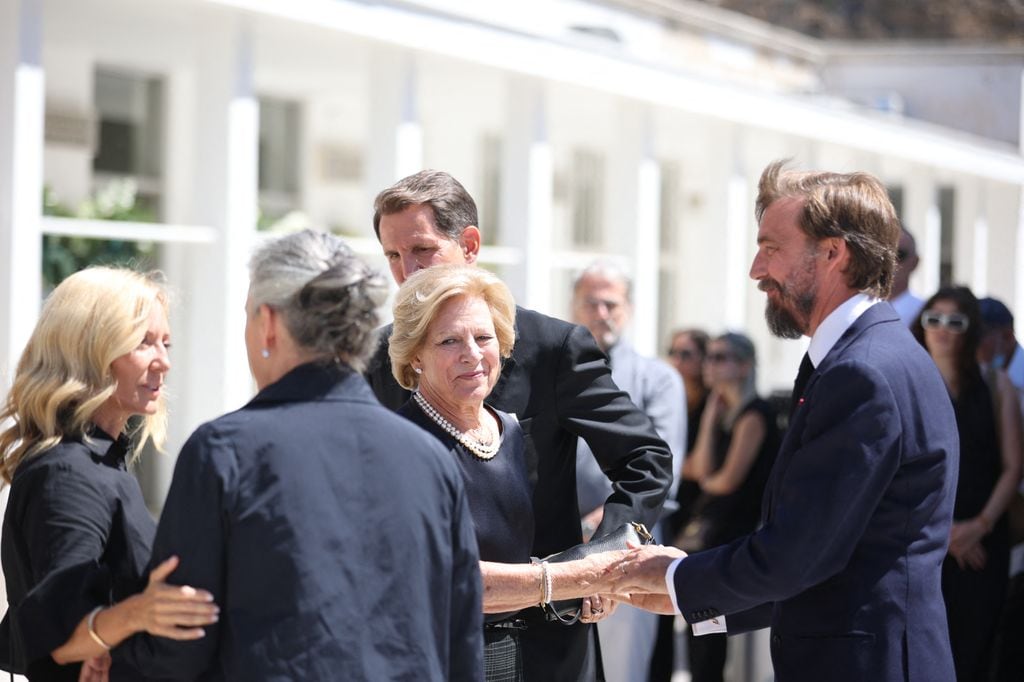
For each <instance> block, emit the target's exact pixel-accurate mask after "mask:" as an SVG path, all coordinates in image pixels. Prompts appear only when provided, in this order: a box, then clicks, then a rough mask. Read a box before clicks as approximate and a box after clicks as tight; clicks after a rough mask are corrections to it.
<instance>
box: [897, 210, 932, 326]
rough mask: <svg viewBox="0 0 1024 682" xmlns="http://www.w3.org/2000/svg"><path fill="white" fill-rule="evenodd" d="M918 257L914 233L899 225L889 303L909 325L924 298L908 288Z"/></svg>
mask: <svg viewBox="0 0 1024 682" xmlns="http://www.w3.org/2000/svg"><path fill="white" fill-rule="evenodd" d="M919 262H920V259H919V258H918V256H917V242H916V241H915V240H914V235H912V234H910V231H909V230H908V229H907V228H906V227H902V226H901V227H900V240H899V242H898V243H897V245H896V272H895V273H893V278H892V292H891V293H890V294H889V303H890V304H891V305H892V307H893V308H895V309H896V314H897V315H899V316H900V319H901V320H903V324H904V325H906V326H907V327H909V326H910V325H911V324H913V323H914V319H915V318H916V317H917V316H918V315H919V314H920V313H921V306H923V305H924V299H922V298H921V297H920V296H917V295H915V294H914V292H912V291H911V290H910V275H911V274H912V273H913V272H914V270H916V269H917V264H918V263H919Z"/></svg>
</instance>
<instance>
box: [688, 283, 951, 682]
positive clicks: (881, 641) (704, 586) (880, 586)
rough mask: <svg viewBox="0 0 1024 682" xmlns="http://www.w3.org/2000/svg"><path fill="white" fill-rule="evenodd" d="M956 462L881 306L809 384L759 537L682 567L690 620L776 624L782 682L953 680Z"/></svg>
mask: <svg viewBox="0 0 1024 682" xmlns="http://www.w3.org/2000/svg"><path fill="white" fill-rule="evenodd" d="M958 457H959V443H958V439H957V430H956V420H955V418H954V416H953V409H952V406H951V404H950V399H949V395H948V393H947V391H946V387H945V385H944V384H943V381H942V378H941V376H940V375H939V373H938V370H937V369H936V367H935V365H934V363H933V362H932V360H931V358H930V357H929V356H928V355H927V353H926V352H925V351H924V349H922V348H921V346H920V345H919V344H918V343H917V342H916V341H915V340H914V338H913V337H912V336H911V335H910V333H909V332H908V331H907V329H906V328H905V326H904V325H903V324H902V323H901V322H900V320H899V317H898V316H897V315H896V313H895V312H894V311H893V309H892V307H891V306H889V305H888V304H887V303H882V304H876V305H874V306H872V307H871V308H869V309H868V310H867V311H866V312H865V313H864V314H863V315H861V317H860V318H859V319H858V320H857V321H856V322H855V323H854V324H853V325H852V326H851V327H850V328H849V329H848V330H847V331H846V333H845V334H844V335H843V336H842V337H841V338H840V339H839V341H838V342H837V343H836V345H835V346H834V347H833V348H832V350H831V351H830V352H829V353H828V355H827V356H826V357H825V358H824V360H823V361H822V362H821V364H820V365H819V366H818V367H817V368H816V369H815V372H814V373H813V374H812V375H811V378H810V380H809V382H808V384H807V387H806V389H805V391H804V393H803V398H802V401H801V403H800V404H799V405H798V407H797V409H796V411H795V412H794V414H793V418H792V421H791V425H790V427H789V431H788V432H787V434H786V436H785V439H784V441H783V443H782V446H781V449H780V451H779V455H778V458H777V459H776V462H775V466H774V468H773V470H772V474H771V479H770V481H769V484H768V488H767V489H766V491H765V499H764V505H763V508H762V521H763V526H762V527H761V528H760V529H759V530H758V531H756V532H755V533H753V534H751V535H748V536H746V537H744V538H741V539H739V540H737V541H735V542H733V543H731V544H729V545H725V546H722V547H718V548H715V549H712V550H709V551H706V552H702V553H699V554H695V555H693V556H691V557H687V558H686V559H684V560H683V561H682V562H680V564H679V566H678V567H677V569H676V572H675V576H674V581H675V589H676V594H677V597H678V604H679V607H680V609H681V611H682V613H683V615H684V616H685V617H686V619H687V620H688V621H690V622H696V621H700V620H705V619H707V618H710V617H713V616H716V615H719V614H726V615H727V618H726V620H727V623H728V628H729V632H730V633H735V632H738V631H743V630H747V629H753V628H758V627H765V626H769V625H770V626H771V632H772V635H771V651H772V662H773V664H774V667H775V673H776V679H777V680H779V681H780V682H788V681H791V680H807V681H808V682H810V681H814V682H817V681H820V680H830V681H832V682H843V681H846V680H849V681H850V682H863V681H864V680H871V682H889V681H894V682H895V681H897V680H899V681H903V680H913V681H915V682H945V681H950V682H952V680H953V679H954V674H953V663H952V658H951V656H950V649H949V637H948V634H947V629H946V614H945V609H944V607H943V601H942V588H941V584H940V583H941V573H940V570H941V565H942V560H943V557H944V556H945V554H946V546H947V542H948V539H949V528H950V523H951V519H952V512H953V500H954V496H955V492H956V479H957V470H958Z"/></svg>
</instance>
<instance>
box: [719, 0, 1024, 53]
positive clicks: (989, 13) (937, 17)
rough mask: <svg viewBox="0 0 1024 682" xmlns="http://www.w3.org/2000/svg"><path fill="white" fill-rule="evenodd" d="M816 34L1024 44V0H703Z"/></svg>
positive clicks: (824, 36) (867, 38)
mask: <svg viewBox="0 0 1024 682" xmlns="http://www.w3.org/2000/svg"><path fill="white" fill-rule="evenodd" d="M700 1H701V2H705V3H707V4H709V5H715V6H717V7H721V8H723V9H729V10H733V11H736V12H741V13H743V14H746V15H749V16H752V17H755V18H757V19H762V20H764V21H767V22H770V23H772V24H776V25H778V26H783V27H785V28H789V29H792V30H795V31H799V32H801V33H806V34H807V35H810V36H814V37H815V38H825V39H828V38H835V39H843V40H926V41H931V40H942V41H963V42H974V43H977V42H993V43H1003V44H1012V45H1024V0H700Z"/></svg>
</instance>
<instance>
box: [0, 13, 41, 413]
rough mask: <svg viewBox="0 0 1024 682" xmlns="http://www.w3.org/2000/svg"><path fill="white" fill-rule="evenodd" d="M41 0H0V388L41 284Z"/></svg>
mask: <svg viewBox="0 0 1024 682" xmlns="http://www.w3.org/2000/svg"><path fill="white" fill-rule="evenodd" d="M42 4H43V3H42V1H41V0H5V1H4V2H0V394H4V393H6V389H7V386H8V384H9V381H10V379H11V377H12V376H13V374H14V369H15V366H16V365H17V361H18V357H19V356H20V355H21V351H22V348H23V347H24V346H25V342H26V341H27V340H28V337H29V335H30V334H31V333H32V327H33V325H34V324H35V321H36V317H37V315H38V314H39V302H40V296H41V289H42V284H41V281H42V279H41V269H42V233H41V231H40V218H41V211H42V197H43V119H44V109H45V107H44V102H45V95H44V89H43V88H44V84H43V64H42V39H43V36H42V32H43V26H42V22H43V17H42Z"/></svg>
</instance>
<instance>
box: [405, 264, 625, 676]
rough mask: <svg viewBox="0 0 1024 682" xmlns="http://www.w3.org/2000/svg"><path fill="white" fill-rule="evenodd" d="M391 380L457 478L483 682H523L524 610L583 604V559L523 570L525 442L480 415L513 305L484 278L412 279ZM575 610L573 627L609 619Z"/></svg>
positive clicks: (436, 274) (527, 544) (509, 425)
mask: <svg viewBox="0 0 1024 682" xmlns="http://www.w3.org/2000/svg"><path fill="white" fill-rule="evenodd" d="M394 314H395V323H394V330H393V332H392V335H391V338H390V355H391V363H392V371H393V372H394V375H395V378H396V379H397V380H398V382H399V383H400V384H401V385H402V386H403V387H405V388H407V389H410V390H413V391H414V393H413V397H412V399H411V400H410V401H409V402H408V403H406V405H405V406H404V407H403V408H402V409H401V410H400V411H399V413H400V414H402V415H403V416H405V417H407V418H408V419H409V420H411V421H412V422H414V423H416V424H418V425H419V426H421V427H422V428H424V429H426V430H427V431H428V432H430V433H431V434H433V435H434V436H435V437H437V438H438V439H439V440H440V441H441V442H442V443H443V444H444V445H445V446H446V447H447V448H449V450H450V451H451V454H452V456H453V458H454V459H455V461H456V462H457V463H458V465H459V468H460V469H461V471H462V475H463V478H464V480H465V483H466V490H467V494H468V499H469V506H470V510H471V511H472V515H473V520H474V525H475V528H476V536H477V543H478V545H479V549H480V559H481V561H480V571H481V574H482V576H483V583H484V596H483V611H484V614H485V617H484V665H485V670H486V673H487V679H488V680H522V679H523V673H522V657H521V654H520V650H519V647H520V644H519V636H520V635H519V633H520V632H521V631H522V630H524V629H526V628H529V627H530V620H531V619H530V617H529V615H528V614H527V613H526V611H524V610H527V609H529V610H532V611H534V612H537V609H531V607H536V606H538V605H543V604H546V603H548V602H550V601H552V600H555V599H568V598H573V597H581V596H585V595H587V594H589V593H590V592H591V591H592V590H590V588H589V584H590V583H591V582H592V581H591V578H593V577H594V571H595V566H596V563H595V562H594V561H592V560H590V559H586V560H581V561H577V562H566V563H562V564H552V565H550V566H549V565H548V564H546V563H540V564H535V563H531V558H530V549H531V547H532V545H533V533H534V515H533V503H532V495H533V486H532V483H531V481H530V478H529V470H528V467H527V461H526V452H527V447H526V438H525V437H524V434H523V430H522V428H521V427H520V425H519V423H518V421H517V420H516V417H515V415H511V414H507V413H504V412H501V411H499V410H495V409H494V408H491V407H489V406H488V405H487V404H486V399H487V396H488V395H489V394H490V392H491V390H492V389H493V388H494V385H495V383H496V382H497V381H498V377H499V376H500V373H501V365H502V361H503V360H505V359H507V358H508V357H509V356H510V355H511V352H512V346H513V344H514V342H515V328H514V320H515V302H514V301H513V299H512V295H511V294H510V293H509V291H508V288H507V287H506V286H505V285H504V284H503V283H502V282H501V280H499V279H498V278H497V277H496V276H495V275H493V274H491V273H489V272H487V271H486V270H482V269H479V268H475V267H471V266H462V265H452V266H448V265H444V266H435V267H432V268H428V269H426V270H421V271H420V272H417V273H416V274H414V275H412V276H411V277H410V278H409V279H408V280H406V282H405V283H404V284H403V285H402V287H401V288H400V289H399V291H398V296H397V298H396V300H395V307H394ZM603 606H604V608H602V599H601V598H600V597H598V596H591V597H589V598H587V599H585V600H584V605H583V611H582V617H581V620H583V621H584V622H595V621H597V620H599V619H600V618H602V617H604V616H606V615H607V614H608V613H610V612H611V609H612V604H611V600H608V599H604V600H603Z"/></svg>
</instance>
